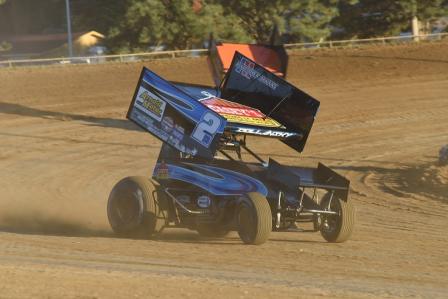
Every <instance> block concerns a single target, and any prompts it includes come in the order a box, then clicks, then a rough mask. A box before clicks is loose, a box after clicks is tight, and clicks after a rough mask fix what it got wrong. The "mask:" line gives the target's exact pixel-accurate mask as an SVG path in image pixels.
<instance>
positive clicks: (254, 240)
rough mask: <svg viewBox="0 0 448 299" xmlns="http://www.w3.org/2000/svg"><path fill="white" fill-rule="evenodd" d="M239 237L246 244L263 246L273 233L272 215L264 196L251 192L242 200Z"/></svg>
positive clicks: (239, 216) (239, 215)
mask: <svg viewBox="0 0 448 299" xmlns="http://www.w3.org/2000/svg"><path fill="white" fill-rule="evenodd" d="M236 218H237V225H238V235H239V236H240V238H241V240H242V241H243V242H244V243H246V244H252V245H259V244H263V243H264V242H266V241H267V239H268V238H269V234H270V233H271V231H272V213H271V207H270V206H269V203H268V201H267V199H266V197H264V196H263V195H261V194H260V193H257V192H251V193H248V194H246V196H244V197H242V198H241V201H240V203H239V205H238V208H237V214H236Z"/></svg>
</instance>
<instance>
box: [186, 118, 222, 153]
mask: <svg viewBox="0 0 448 299" xmlns="http://www.w3.org/2000/svg"><path fill="white" fill-rule="evenodd" d="M220 125H221V120H220V119H219V117H217V116H216V115H214V114H212V113H210V112H206V113H204V114H203V115H202V117H201V121H200V122H199V123H198V124H197V125H196V128H195V129H194V131H193V134H191V137H193V138H194V139H196V140H197V141H198V142H199V143H200V144H202V145H203V146H205V147H209V145H210V143H211V142H212V140H213V138H214V137H215V134H216V132H217V131H218V129H219V127H220Z"/></svg>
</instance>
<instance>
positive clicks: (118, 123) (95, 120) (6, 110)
mask: <svg viewBox="0 0 448 299" xmlns="http://www.w3.org/2000/svg"><path fill="white" fill-rule="evenodd" d="M0 113H3V114H14V115H21V116H29V117H39V118H43V119H53V120H59V121H70V120H76V121H83V122H87V123H89V125H93V126H100V127H108V128H116V129H123V130H130V131H142V130H141V129H140V128H139V127H138V126H136V125H134V124H133V123H132V122H130V121H128V120H125V119H114V118H105V117H94V116H87V115H82V114H72V113H63V112H57V111H48V110H41V109H37V108H31V107H27V106H24V105H20V104H12V103H5V102H0Z"/></svg>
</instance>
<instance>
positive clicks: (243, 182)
mask: <svg viewBox="0 0 448 299" xmlns="http://www.w3.org/2000/svg"><path fill="white" fill-rule="evenodd" d="M160 165H161V163H157V164H156V167H155V169H154V177H157V172H158V169H159V166H160ZM163 167H166V168H168V177H169V179H170V180H179V181H183V182H186V183H190V184H192V185H195V186H197V187H199V188H201V189H204V190H206V191H207V192H210V193H211V194H213V195H216V196H235V195H243V194H246V193H249V192H258V193H260V194H262V195H264V196H267V194H268V189H267V188H266V186H265V185H264V184H263V183H262V182H261V181H259V180H257V179H255V178H253V177H251V176H248V175H245V174H243V173H239V172H235V171H232V170H228V169H224V168H219V167H215V166H210V165H205V164H193V163H180V164H176V165H175V164H169V163H167V164H165V163H164V165H163Z"/></svg>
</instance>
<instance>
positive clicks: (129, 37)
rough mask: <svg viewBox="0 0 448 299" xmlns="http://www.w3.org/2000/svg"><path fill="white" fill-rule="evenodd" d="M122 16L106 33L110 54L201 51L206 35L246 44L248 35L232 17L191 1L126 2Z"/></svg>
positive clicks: (151, 0)
mask: <svg viewBox="0 0 448 299" xmlns="http://www.w3.org/2000/svg"><path fill="white" fill-rule="evenodd" d="M124 2H126V4H125V5H124V6H125V9H124V10H122V11H124V13H123V14H122V16H120V17H119V18H116V19H115V21H116V20H119V21H118V22H117V23H116V24H115V25H113V26H111V27H110V29H109V30H108V32H107V35H108V38H109V39H108V41H107V43H108V45H109V48H111V49H112V50H113V51H114V52H122V51H146V50H148V48H149V47H158V46H163V47H164V48H166V49H187V48H192V47H201V46H202V43H203V41H204V40H206V38H207V37H208V35H209V33H210V32H214V34H215V35H216V36H218V37H220V38H237V39H239V40H247V39H248V35H247V34H246V32H245V31H244V30H242V29H239V28H241V26H239V24H238V22H239V20H238V19H237V18H235V17H232V16H231V17H230V18H229V19H226V18H223V17H222V14H223V8H222V7H221V6H220V5H217V4H208V3H206V2H205V1H201V2H199V4H200V5H199V6H194V4H195V3H196V2H195V1H192V0H164V1H153V0H127V1H124Z"/></svg>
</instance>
